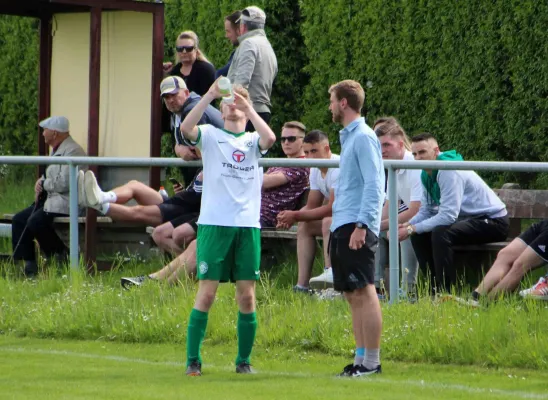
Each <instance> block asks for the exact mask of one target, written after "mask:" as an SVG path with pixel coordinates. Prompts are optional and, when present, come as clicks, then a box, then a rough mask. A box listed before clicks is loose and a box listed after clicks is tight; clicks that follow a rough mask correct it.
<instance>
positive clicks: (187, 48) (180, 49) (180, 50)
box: [175, 46, 196, 53]
mask: <svg viewBox="0 0 548 400" xmlns="http://www.w3.org/2000/svg"><path fill="white" fill-rule="evenodd" d="M195 48H196V47H195V46H177V47H175V50H177V53H190V52H191V51H192V50H194V49H195Z"/></svg>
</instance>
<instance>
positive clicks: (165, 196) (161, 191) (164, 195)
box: [158, 186, 169, 201]
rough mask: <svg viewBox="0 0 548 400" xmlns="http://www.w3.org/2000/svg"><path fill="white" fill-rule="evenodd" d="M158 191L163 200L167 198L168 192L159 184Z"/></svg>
mask: <svg viewBox="0 0 548 400" xmlns="http://www.w3.org/2000/svg"><path fill="white" fill-rule="evenodd" d="M158 193H160V196H162V199H164V201H166V200H167V199H169V194H167V192H166V190H165V189H164V187H163V186H160V190H158Z"/></svg>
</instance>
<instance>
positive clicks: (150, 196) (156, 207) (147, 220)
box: [84, 171, 203, 254]
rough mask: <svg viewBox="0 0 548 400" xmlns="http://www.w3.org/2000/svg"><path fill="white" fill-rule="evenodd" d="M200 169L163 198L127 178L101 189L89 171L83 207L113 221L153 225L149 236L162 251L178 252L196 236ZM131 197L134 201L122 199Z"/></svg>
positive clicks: (147, 187)
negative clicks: (189, 182) (128, 203)
mask: <svg viewBox="0 0 548 400" xmlns="http://www.w3.org/2000/svg"><path fill="white" fill-rule="evenodd" d="M202 182H203V176H202V172H201V171H200V172H198V174H197V175H196V177H195V179H194V180H193V181H192V183H191V184H190V185H189V186H188V187H187V189H186V190H181V189H182V188H180V187H177V188H176V190H177V193H176V194H175V195H174V196H172V197H170V198H169V199H167V200H164V199H163V198H162V196H161V195H160V193H158V192H157V191H156V190H154V189H152V188H151V187H149V186H147V185H145V184H144V183H142V182H139V181H130V182H128V183H126V184H125V185H122V186H120V187H117V188H115V189H113V190H111V191H108V192H103V191H102V190H101V188H100V187H99V185H98V184H97V179H96V178H95V175H94V174H93V172H91V171H87V172H86V174H85V178H84V188H85V199H86V200H85V202H84V205H85V206H86V207H91V208H95V209H96V210H98V211H99V212H100V213H102V214H103V215H106V216H108V217H110V218H112V219H113V220H114V221H123V222H135V223H142V224H145V225H151V226H154V227H156V229H154V233H153V234H152V238H153V239H154V241H155V242H156V244H157V245H158V247H160V248H161V249H163V250H165V251H169V252H171V253H175V254H181V253H182V251H183V249H182V248H183V247H184V245H185V243H188V242H190V241H191V240H192V239H194V238H195V237H196V232H197V225H196V221H197V220H198V216H199V214H200V202H201V199H202ZM130 200H135V201H136V202H137V203H138V205H136V206H127V205H125V203H127V202H129V201H130Z"/></svg>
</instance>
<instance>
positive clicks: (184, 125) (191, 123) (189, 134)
mask: <svg viewBox="0 0 548 400" xmlns="http://www.w3.org/2000/svg"><path fill="white" fill-rule="evenodd" d="M217 81H218V79H217ZM217 81H215V82H213V85H211V87H210V88H209V90H208V91H207V93H206V94H205V95H204V96H203V97H202V98H201V100H200V101H199V102H198V104H196V107H194V108H193V109H192V111H190V113H188V115H187V116H186V118H185V119H184V120H183V122H181V132H182V133H183V136H184V137H185V138H187V139H188V140H190V141H192V142H195V141H196V140H197V139H198V126H197V125H198V122H199V121H200V119H201V118H202V115H204V112H205V111H206V109H207V106H208V105H209V104H210V103H211V102H212V101H213V100H215V99H217V98H219V97H221V94H220V92H219V87H218V86H217Z"/></svg>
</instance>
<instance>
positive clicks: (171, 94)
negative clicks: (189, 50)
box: [160, 76, 224, 185]
mask: <svg viewBox="0 0 548 400" xmlns="http://www.w3.org/2000/svg"><path fill="white" fill-rule="evenodd" d="M160 95H161V96H162V100H163V101H164V103H165V106H166V108H167V110H168V111H169V113H170V130H172V132H173V142H174V146H175V154H177V156H179V157H180V158H182V159H183V160H185V161H192V160H197V159H199V157H198V155H197V154H196V150H195V148H194V146H191V145H190V144H189V142H188V141H186V140H185V139H184V138H183V135H181V128H180V127H181V122H182V121H183V120H184V119H185V117H186V116H187V115H188V113H189V112H190V111H191V110H192V109H193V108H194V107H196V104H198V102H199V101H200V99H201V97H200V96H198V95H197V94H196V93H194V92H190V91H189V89H188V88H187V86H186V84H185V82H184V81H183V80H182V79H181V78H180V77H178V76H170V77H167V78H165V79H164V80H163V81H162V83H161V84H160ZM201 123H204V124H211V125H214V126H216V127H218V128H219V127H222V126H223V124H224V122H223V119H222V117H221V112H220V111H219V110H217V109H216V108H214V107H212V106H209V107H208V108H207V109H206V110H205V112H204V115H203V116H202V120H201ZM197 173H198V168H196V167H185V168H181V174H182V175H183V178H184V180H185V185H188V183H189V182H191V181H192V179H194V177H195V176H196V174H197Z"/></svg>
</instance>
